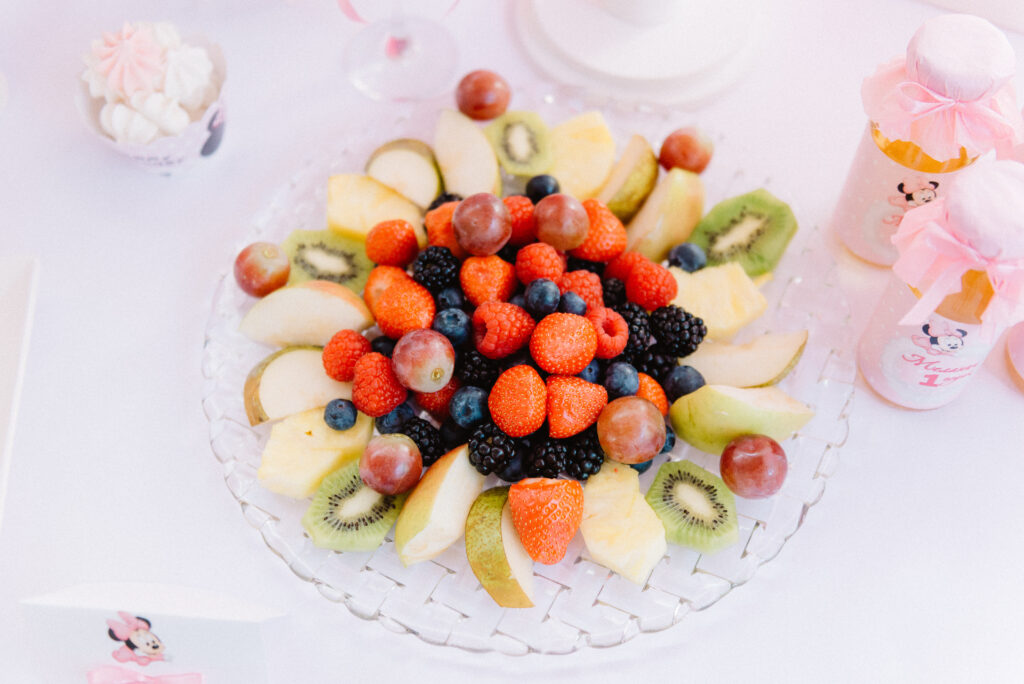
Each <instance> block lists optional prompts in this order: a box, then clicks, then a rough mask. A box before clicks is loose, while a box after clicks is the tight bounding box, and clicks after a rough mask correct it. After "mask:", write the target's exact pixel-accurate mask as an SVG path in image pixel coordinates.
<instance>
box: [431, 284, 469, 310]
mask: <svg viewBox="0 0 1024 684" xmlns="http://www.w3.org/2000/svg"><path fill="white" fill-rule="evenodd" d="M435 299H436V301H437V310H438V311H444V310H445V309H461V308H462V307H464V306H465V305H466V298H465V297H464V296H463V294H462V290H460V289H459V288H457V287H446V288H444V289H443V290H441V291H440V292H438V293H437V297H436V298H435Z"/></svg>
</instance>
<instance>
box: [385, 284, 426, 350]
mask: <svg viewBox="0 0 1024 684" xmlns="http://www.w3.org/2000/svg"><path fill="white" fill-rule="evenodd" d="M434 312H435V309H434V298H433V297H432V296H430V292H429V291H428V290H427V288H425V287H423V286H422V285H420V284H419V283H417V282H416V281H415V280H413V279H412V278H409V279H408V280H407V281H405V282H401V281H399V282H397V283H395V284H394V285H392V286H391V287H389V288H388V289H387V290H385V291H384V294H382V295H381V297H380V299H379V300H378V301H377V311H376V314H377V325H378V326H379V327H380V330H381V332H382V333H384V334H385V335H387V336H388V337H391V338H393V339H396V340H397V339H399V338H400V337H402V335H404V334H405V333H407V332H409V331H410V330H421V329H424V328H429V327H430V324H431V323H433V322H434Z"/></svg>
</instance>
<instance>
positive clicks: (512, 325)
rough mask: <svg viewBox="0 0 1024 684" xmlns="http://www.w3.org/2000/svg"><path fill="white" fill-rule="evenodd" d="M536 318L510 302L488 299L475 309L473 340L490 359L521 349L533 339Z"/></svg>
mask: <svg viewBox="0 0 1024 684" xmlns="http://www.w3.org/2000/svg"><path fill="white" fill-rule="evenodd" d="M533 328H534V322H533V317H532V316H531V315H530V314H528V313H526V310H525V309H523V308H521V307H518V306H516V305H515V304H509V303H508V302H484V303H483V304H481V305H480V306H478V307H477V308H476V311H474V312H473V340H474V343H475V344H476V348H477V351H479V352H480V353H481V354H483V355H484V356H486V357H487V358H489V359H500V358H502V357H503V356H508V355H509V354H511V353H513V352H517V351H519V350H520V349H522V348H523V345H525V344H526V343H527V342H529V340H530V334H531V333H533Z"/></svg>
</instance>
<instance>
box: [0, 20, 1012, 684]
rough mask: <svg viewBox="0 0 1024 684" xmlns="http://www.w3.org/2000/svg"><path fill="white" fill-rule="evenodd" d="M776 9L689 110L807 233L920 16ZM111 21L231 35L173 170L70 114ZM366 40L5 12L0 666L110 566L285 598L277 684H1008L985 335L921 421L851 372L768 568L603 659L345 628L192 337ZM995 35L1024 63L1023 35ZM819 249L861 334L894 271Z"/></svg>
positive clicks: (467, 64) (477, 62) (357, 106)
mask: <svg viewBox="0 0 1024 684" xmlns="http://www.w3.org/2000/svg"><path fill="white" fill-rule="evenodd" d="M774 5H775V8H774V10H773V11H772V13H771V14H772V22H771V24H770V25H767V26H765V27H764V36H765V40H764V45H763V46H762V50H761V53H760V55H759V58H758V60H757V62H756V65H755V67H754V68H753V70H752V71H751V73H750V74H749V75H748V76H747V77H746V78H745V79H744V80H743V81H742V82H741V83H739V84H738V85H737V86H736V87H735V88H734V89H733V90H732V91H731V92H730V93H729V94H727V95H726V96H724V97H722V98H720V99H718V100H717V101H715V102H713V103H712V104H710V105H708V106H706V107H704V108H703V109H701V110H699V111H697V112H694V113H692V114H681V115H680V119H681V123H689V122H695V123H698V124H705V125H707V126H709V127H714V128H716V129H718V130H721V131H726V132H728V136H729V137H730V138H732V139H735V141H736V144H737V145H743V146H744V148H750V149H755V150H756V152H755V153H754V155H753V158H751V159H750V166H751V168H758V169H769V170H770V173H771V174H772V178H773V183H775V184H776V185H775V186H774V187H775V189H776V190H777V192H778V194H780V195H781V196H783V197H785V198H787V199H789V200H791V201H792V202H793V204H794V206H796V207H798V209H799V213H800V216H801V218H802V220H803V222H804V223H805V224H807V223H818V224H824V223H825V222H827V220H828V216H829V213H830V211H831V207H832V206H833V204H834V202H835V200H836V197H837V194H838V192H839V189H840V187H841V184H842V182H843V179H844V177H845V172H846V169H847V166H848V164H849V161H850V159H851V158H852V155H853V151H854V148H855V146H856V144H857V141H858V140H859V137H860V133H861V130H862V127H863V125H864V119H863V115H862V113H861V109H860V102H859V85H860V80H861V79H862V78H863V76H865V75H866V74H868V73H870V72H871V70H872V69H873V68H874V66H875V65H876V64H877V63H878V62H880V61H882V60H884V59H887V58H889V57H891V56H893V55H896V54H898V53H899V52H900V51H901V50H902V48H903V46H904V45H905V43H906V40H907V39H908V37H909V36H910V35H911V33H912V32H913V30H914V28H915V27H916V26H917V25H918V24H919V23H920V22H921V21H922V20H924V19H925V18H927V17H929V16H932V15H934V14H936V13H938V11H939V10H937V9H935V8H934V7H932V6H930V5H925V4H919V3H918V2H915V1H913V0H901V1H898V2H897V1H893V0H888V1H887V0H863V1H862V2H858V3H840V2H830V3H803V2H796V0H790V1H783V0H779V1H778V2H776V3H774ZM126 18H127V19H138V18H167V19H170V20H173V21H175V22H176V23H178V24H179V25H181V26H183V27H185V28H187V29H191V30H194V31H199V32H203V33H206V34H208V35H209V36H210V37H212V38H214V39H215V40H217V41H218V42H220V43H221V45H222V46H223V48H224V52H225V54H226V56H227V61H228V64H229V73H230V88H231V91H230V111H229V114H228V126H227V133H226V136H225V139H224V144H223V146H222V147H221V149H220V151H218V152H217V153H216V155H215V156H214V157H213V158H212V159H211V160H208V161H207V162H205V163H204V164H202V166H201V167H200V168H197V169H195V170H194V172H193V173H191V174H190V175H188V176H185V177H182V178H174V179H168V178H162V177H154V176H150V175H147V174H145V173H141V172H138V171H136V170H135V169H133V168H132V167H131V166H129V165H128V164H126V163H124V162H123V161H122V160H121V159H119V158H117V157H115V156H113V155H112V154H110V153H108V152H107V151H106V150H104V149H103V148H102V147H101V146H100V145H98V144H97V143H96V142H95V141H94V140H92V139H90V138H89V137H88V135H87V132H86V130H85V128H84V126H83V125H82V124H81V122H80V121H79V120H78V114H77V111H76V110H75V108H74V106H73V103H72V97H71V94H72V89H73V83H74V79H75V78H76V76H77V73H78V71H79V68H80V67H79V65H80V56H81V54H82V52H83V51H84V50H85V49H86V47H87V46H88V44H89V41H90V40H91V39H92V38H93V37H95V36H97V35H98V34H99V32H100V31H102V30H109V29H110V28H112V27H116V26H118V25H119V23H120V22H121V21H122V20H123V19H126ZM448 21H449V25H450V27H451V30H452V31H453V33H455V35H456V36H457V37H459V41H460V49H461V56H460V73H462V72H465V71H468V70H470V69H473V68H479V67H489V68H493V69H496V70H498V71H500V72H502V73H504V74H505V75H506V76H507V77H508V78H509V80H510V81H512V82H513V83H516V82H527V81H529V80H530V79H532V78H535V77H536V75H537V72H536V71H535V69H534V67H532V66H531V65H530V64H529V63H528V62H527V61H526V59H525V57H524V56H523V55H522V53H521V52H520V51H519V49H518V47H517V42H516V39H515V36H514V33H513V31H512V29H511V27H510V24H509V12H508V10H507V7H506V6H504V5H498V4H497V3H494V2H488V1H485V0H464V1H463V2H461V3H459V4H458V6H457V7H456V8H455V10H454V11H453V12H452V13H451V15H450V17H449V19H448ZM355 30H357V27H356V26H354V25H352V24H350V23H348V22H347V20H346V19H345V18H344V17H343V16H342V15H341V13H340V12H339V11H338V9H337V7H336V6H335V4H334V3H333V2H331V1H330V0H292V2H284V1H283V0H249V1H248V2H243V1H242V0H221V1H219V2H214V1H213V0H208V1H200V0H193V1H191V2H187V1H185V0H181V1H180V2H164V3H160V2H155V1H154V0H133V1H131V2H129V1H128V0H116V1H115V0H106V1H104V2H89V3H84V2H61V3H56V2H52V1H51V2H37V1H36V0H6V1H5V2H3V3H2V4H0V71H3V72H4V74H5V75H6V76H7V79H8V82H9V89H10V101H9V103H8V105H7V108H6V109H5V110H3V111H2V112H0V151H2V152H0V236H2V238H3V242H2V245H3V247H2V248H0V249H3V250H7V249H8V248H10V247H11V246H12V245H13V248H14V250H15V251H23V252H29V253H33V254H35V255H37V256H38V257H39V259H40V262H41V277H40V280H39V289H38V299H37V310H36V313H35V324H34V329H33V336H32V343H31V347H30V350H29V358H28V365H27V368H26V372H25V377H24V387H23V394H22V401H21V409H20V412H19V416H18V425H17V432H16V436H15V441H14V449H13V463H12V466H11V471H10V487H9V492H8V499H7V510H6V513H5V519H4V526H3V529H2V532H0V662H2V663H3V665H2V666H0V680H2V681H5V682H8V681H9V682H32V681H35V680H34V679H33V677H32V675H31V674H30V672H31V670H30V664H29V658H28V653H27V651H26V648H25V644H24V635H23V634H22V632H21V625H20V622H19V616H18V615H19V614H18V611H17V610H16V604H17V601H18V600H19V599H21V598H23V597H26V596H32V595H38V594H43V593H47V592H49V591H53V590H56V589H59V588H62V587H66V586H69V585H73V584H78V583H82V582H92V581H111V580H113V581H151V582H163V583H174V584H184V585H190V586H195V587H202V588H205V589H209V590H215V591H221V592H224V593H227V594H231V595H234V596H237V597H240V598H243V599H249V600H254V601H259V602H262V603H264V604H266V605H268V606H270V607H272V608H274V609H277V610H280V611H283V612H286V613H288V614H289V615H290V616H291V617H290V618H289V619H288V620H286V621H285V622H284V623H283V625H282V626H281V627H279V628H278V629H277V630H276V633H275V635H274V638H273V639H272V640H271V643H269V644H268V646H267V649H268V653H267V655H268V658H269V660H270V662H271V671H272V672H271V674H272V681H273V682H275V683H277V682H280V683H282V684H283V683H289V682H299V681H303V682H306V681H309V682H318V681H337V680H341V679H342V678H346V679H348V678H350V677H353V676H354V677H355V681H366V680H368V679H369V678H370V677H373V678H375V679H377V680H379V681H398V678H401V677H409V678H417V679H419V680H424V681H438V680H440V679H441V678H442V677H447V678H448V679H452V680H454V681H461V680H462V679H466V678H469V677H470V676H473V677H484V676H487V677H491V676H495V677H496V676H498V675H502V676H504V677H508V678H513V677H516V678H519V677H524V676H529V677H531V678H532V679H534V680H546V679H551V680H558V679H570V678H571V679H574V680H576V679H577V678H579V679H582V678H583V677H586V678H587V679H589V680H593V681H613V680H622V679H624V678H625V677H631V678H633V680H634V681H638V680H641V679H642V680H646V681H661V679H659V677H660V678H666V679H667V681H695V682H703V681H782V680H786V681H794V682H821V681H858V682H859V681H894V682H903V681H928V682H936V681H1007V680H1016V681H1020V679H1021V677H1022V676H1024V656H1022V655H1021V654H1022V653H1024V651H1022V649H1021V647H1020V639H1019V638H1020V634H1021V633H1022V628H1024V618H1022V613H1024V590H1022V588H1021V586H1022V585H1021V579H1020V575H1021V570H1022V569H1024V536H1022V535H1021V533H1020V532H1021V523H1020V521H1021V519H1022V518H1024V496H1022V494H1021V489H1020V483H1021V482H1022V481H1024V459H1022V458H1021V456H1022V445H1024V439H1022V438H1024V428H1022V426H1021V418H1022V416H1024V394H1022V392H1021V391H1020V389H1019V388H1018V386H1017V385H1015V384H1014V383H1013V382H1012V381H1011V379H1010V377H1009V375H1008V372H1007V370H1006V362H1005V357H1004V351H1003V348H1002V345H1000V346H998V347H997V351H996V352H995V353H994V354H993V355H992V357H990V359H989V361H988V362H987V363H986V365H985V367H984V369H983V370H982V371H981V372H980V373H979V375H978V377H977V378H976V379H975V380H974V381H973V383H972V384H971V385H970V386H969V387H968V389H967V390H966V392H965V393H964V395H963V396H962V397H961V398H960V399H959V400H958V401H957V402H955V403H954V404H952V405H950V406H948V407H946V408H942V409H939V410H935V411H931V412H923V413H917V412H908V411H902V410H898V409H895V408H893V407H892V406H890V405H888V404H886V403H884V402H882V401H881V400H879V399H878V398H877V397H876V396H875V395H873V394H872V393H871V392H870V391H869V390H868V389H866V388H865V386H864V384H863V381H862V380H858V385H857V387H858V391H857V397H856V402H855V408H854V412H853V415H852V417H851V420H850V427H851V435H850V438H849V441H848V443H847V444H846V446H845V447H844V449H843V450H842V455H841V467H840V470H839V471H838V472H837V473H836V475H835V476H833V477H832V478H831V479H830V481H829V484H828V488H827V491H826V493H825V496H824V498H823V500H822V501H821V502H820V503H819V504H818V505H817V506H815V507H814V508H813V509H812V510H811V512H810V514H809V515H808V518H807V520H806V522H805V524H804V526H803V528H802V529H801V530H800V531H799V533H798V534H797V535H796V536H795V537H794V538H793V539H792V540H791V541H790V542H789V543H788V544H787V545H786V547H785V549H784V550H783V552H782V553H781V554H780V555H779V557H777V558H776V559H775V560H773V561H772V562H770V563H768V564H767V565H766V566H764V567H763V568H762V569H761V570H760V571H759V572H758V573H757V575H756V576H755V578H754V579H753V580H752V581H751V582H750V583H748V584H747V585H745V586H743V587H741V588H739V589H737V590H736V591H734V592H732V593H730V594H729V595H728V596H727V597H726V598H725V599H724V600H722V601H721V602H720V603H718V604H716V605H714V606H713V607H712V608H710V609H709V610H707V611H705V612H702V613H699V614H695V615H691V616H689V617H687V618H686V619H685V620H684V621H683V622H682V623H681V624H679V625H677V626H675V627H673V628H671V629H668V630H666V631H663V632H660V633H657V634H641V635H640V636H638V637H637V638H635V639H634V640H632V641H631V642H628V643H627V644H625V645H622V646H619V647H615V648H611V649H603V650H593V649H586V650H583V651H581V652H578V653H576V654H573V655H570V656H529V657H523V658H509V657H505V656H499V655H494V654H490V655H480V654H472V653H467V652H463V651H460V650H457V649H452V648H440V647H435V646H430V645H427V644H425V643H423V642H421V641H419V640H418V639H416V638H415V637H412V636H408V635H405V636H399V635H395V634H393V633H391V632H388V631H387V630H385V629H384V628H382V627H381V626H379V625H377V624H374V623H369V622H365V621H362V620H360V619H357V618H355V617H353V616H352V615H350V614H349V613H348V611H347V610H346V609H345V608H344V607H343V606H340V605H335V604H332V603H330V602H328V601H326V600H325V599H323V598H322V597H321V596H320V595H319V594H318V593H317V591H316V590H315V589H314V588H313V587H312V586H311V585H308V584H305V583H303V582H301V581H299V580H298V579H296V578H295V577H294V576H293V575H292V574H291V572H290V571H289V570H288V569H287V568H286V567H285V565H284V564H283V563H281V562H280V561H279V560H278V559H276V558H275V557H274V556H273V555H272V554H271V553H270V552H268V550H267V549H266V547H265V546H264V544H263V542H262V540H261V539H260V537H259V535H258V534H257V533H256V532H255V531H254V530H253V529H251V528H250V527H249V526H248V524H247V523H246V522H245V521H244V519H243V518H242V516H241V514H240V512H239V510H238V505H237V504H236V503H235V501H234V500H233V498H232V497H231V495H230V493H229V492H228V491H227V489H226V487H225V486H224V483H223V481H222V477H221V474H220V469H219V467H218V466H217V464H216V461H215V460H214V458H213V456H212V454H211V451H210V447H209V444H208V441H207V424H206V420H205V418H204V415H203V412H202V409H201V406H200V397H201V389H202V378H201V373H200V359H201V355H202V342H203V331H204V326H205V323H206V318H207V312H208V306H209V301H210V298H211V295H212V292H213V288H214V284H215V282H216V280H217V278H218V276H219V274H220V273H222V272H223V271H225V270H226V269H227V267H228V266H229V264H230V262H231V260H232V259H233V258H234V255H235V249H236V247H237V245H238V242H239V240H240V239H241V237H242V236H243V235H244V233H245V232H246V230H247V225H248V223H247V222H248V220H249V219H250V217H251V216H252V215H253V214H254V213H255V212H256V211H257V210H259V209H260V208H261V206H262V204H263V202H264V199H265V197H266V196H267V194H268V193H269V192H272V191H273V190H275V189H276V188H278V187H279V186H280V185H281V183H282V182H283V181H284V180H285V179H286V178H287V177H288V175H289V174H290V171H291V170H292V169H293V168H295V167H296V166H297V164H298V163H299V162H300V161H301V160H302V159H303V157H305V156H306V155H307V154H308V153H309V152H310V150H311V149H312V148H313V147H314V146H315V144H316V141H317V140H318V137H319V136H320V135H322V134H323V133H324V132H326V131H330V130H336V129H337V128H338V127H339V126H342V125H344V124H345V123H347V122H357V121H359V120H360V119H361V118H362V117H365V116H369V115H370V114H371V113H372V111H374V108H375V107H381V105H374V104H371V103H369V102H368V101H366V100H364V99H363V98H362V97H361V96H359V95H358V94H357V93H356V92H355V91H354V90H353V89H352V88H351V87H350V86H349V85H348V84H347V83H346V81H345V79H344V76H343V74H342V71H341V65H340V55H341V51H342V47H343V44H344V41H345V39H346V37H347V36H350V35H352V33H353V32H354V31H355ZM1010 39H1011V42H1012V43H1013V45H1014V48H1015V49H1016V51H1017V53H1018V55H1020V57H1019V58H1018V70H1019V71H1020V72H1022V73H1024V37H1022V36H1020V35H1018V34H1010ZM1022 84H1024V80H1022V79H1021V78H1020V77H1018V80H1017V89H1018V91H1019V92H1022V91H1024V87H1021V86H1022ZM829 247H830V249H831V251H832V252H833V253H834V256H835V258H836V260H837V263H838V268H839V269H840V272H841V278H842V282H843V283H844V285H846V286H847V287H848V292H849V299H850V303H851V306H852V310H853V325H852V326H851V331H850V332H851V335H857V334H858V333H859V331H860V329H861V328H862V327H863V325H864V323H865V321H866V320H867V318H868V317H869V316H870V314H871V310H872V307H873V301H874V299H875V298H876V297H877V296H878V295H879V293H880V292H881V290H882V288H883V287H884V285H885V278H886V276H885V273H884V272H882V271H879V270H877V269H875V268H872V267H869V266H866V265H864V264H862V263H859V262H857V261H855V260H854V259H853V258H851V257H849V256H848V255H846V254H845V253H844V252H843V251H842V250H841V249H840V248H839V247H838V246H837V245H835V244H830V246H829ZM126 507H128V508H130V509H132V512H131V513H130V514H129V515H126V513H125V511H126ZM56 655H59V654H56ZM668 678H671V679H668Z"/></svg>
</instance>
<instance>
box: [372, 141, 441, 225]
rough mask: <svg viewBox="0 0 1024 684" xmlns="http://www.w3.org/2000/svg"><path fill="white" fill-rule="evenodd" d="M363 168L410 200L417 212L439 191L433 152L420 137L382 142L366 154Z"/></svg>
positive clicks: (437, 172) (428, 203)
mask: <svg viewBox="0 0 1024 684" xmlns="http://www.w3.org/2000/svg"><path fill="white" fill-rule="evenodd" d="M364 171H365V172H366V175H367V176H370V177H371V178H375V179H377V180H379V181H380V182H381V183H383V184H384V185H386V186H388V187H389V188H392V189H393V190H396V191H397V192H399V193H400V194H401V195H403V196H405V197H407V198H409V199H410V200H412V202H413V203H414V204H416V206H418V207H419V208H420V210H421V211H422V210H426V208H427V207H428V206H430V203H431V202H433V201H434V198H435V197H437V196H438V195H440V194H441V172H440V171H439V170H438V168H437V160H436V159H435V158H434V151H433V150H432V149H430V145H428V144H426V143H425V142H423V141H422V140H414V139H413V138H401V139H399V140H392V141H391V142H388V143H384V144H383V145H381V146H380V147H378V148H377V149H376V150H374V152H373V154H371V155H370V158H369V159H368V160H367V161H366V167H365V168H364Z"/></svg>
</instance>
